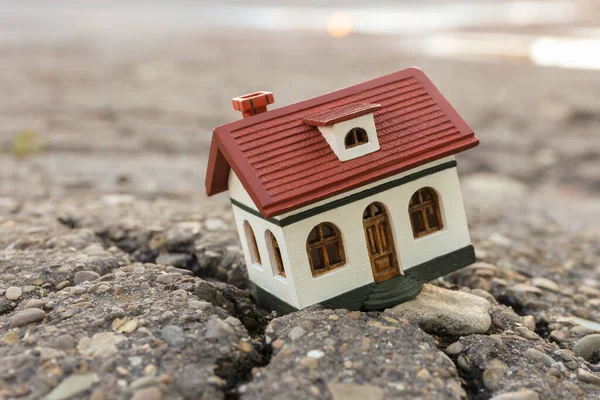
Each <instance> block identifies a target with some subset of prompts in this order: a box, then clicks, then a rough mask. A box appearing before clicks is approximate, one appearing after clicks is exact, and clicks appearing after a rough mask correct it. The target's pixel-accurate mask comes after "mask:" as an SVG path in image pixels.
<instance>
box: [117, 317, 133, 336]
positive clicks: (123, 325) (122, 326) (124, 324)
mask: <svg viewBox="0 0 600 400" xmlns="http://www.w3.org/2000/svg"><path fill="white" fill-rule="evenodd" d="M137 326H138V322H137V321H136V320H135V319H132V318H116V319H115V320H114V321H113V323H112V328H113V330H114V331H115V332H117V333H131V332H133V331H135V330H136V329H137Z"/></svg>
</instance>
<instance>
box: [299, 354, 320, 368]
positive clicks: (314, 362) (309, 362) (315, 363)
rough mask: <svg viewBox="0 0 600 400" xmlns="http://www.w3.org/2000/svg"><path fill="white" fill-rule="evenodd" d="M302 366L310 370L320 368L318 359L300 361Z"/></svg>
mask: <svg viewBox="0 0 600 400" xmlns="http://www.w3.org/2000/svg"><path fill="white" fill-rule="evenodd" d="M300 365H304V366H306V367H308V368H310V369H317V368H318V367H319V362H318V361H317V359H316V358H313V357H304V358H303V359H302V360H300Z"/></svg>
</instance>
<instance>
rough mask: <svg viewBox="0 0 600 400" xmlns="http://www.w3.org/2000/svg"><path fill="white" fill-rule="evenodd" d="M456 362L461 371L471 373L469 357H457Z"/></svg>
mask: <svg viewBox="0 0 600 400" xmlns="http://www.w3.org/2000/svg"><path fill="white" fill-rule="evenodd" d="M456 362H457V364H458V366H459V367H460V368H461V369H462V370H463V371H467V372H469V371H471V362H470V361H469V357H467V356H465V355H462V356H458V358H457V359H456Z"/></svg>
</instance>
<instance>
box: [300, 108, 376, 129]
mask: <svg viewBox="0 0 600 400" xmlns="http://www.w3.org/2000/svg"><path fill="white" fill-rule="evenodd" d="M380 108H381V104H370V103H350V104H345V105H343V106H340V107H336V108H333V109H331V110H327V111H323V112H319V113H317V114H314V115H310V116H308V117H306V118H304V119H303V120H302V122H304V123H305V124H306V125H310V126H329V125H334V124H337V123H339V122H344V121H348V120H351V119H354V118H358V117H362V116H363V115H367V114H371V113H373V112H375V110H379V109H380Z"/></svg>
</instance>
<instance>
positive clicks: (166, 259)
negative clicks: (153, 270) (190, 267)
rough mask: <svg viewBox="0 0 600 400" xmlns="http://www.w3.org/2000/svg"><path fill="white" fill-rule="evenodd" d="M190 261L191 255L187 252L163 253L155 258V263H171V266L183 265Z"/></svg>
mask: <svg viewBox="0 0 600 400" xmlns="http://www.w3.org/2000/svg"><path fill="white" fill-rule="evenodd" d="M190 261H192V255H191V254H187V253H165V254H161V255H159V256H158V257H157V258H156V264H161V265H172V266H173V267H185V266H186V265H187V264H188V263H189V262H190ZM167 272H170V271H167ZM173 272H178V271H173ZM186 275H187V273H186Z"/></svg>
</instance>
